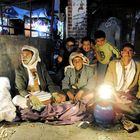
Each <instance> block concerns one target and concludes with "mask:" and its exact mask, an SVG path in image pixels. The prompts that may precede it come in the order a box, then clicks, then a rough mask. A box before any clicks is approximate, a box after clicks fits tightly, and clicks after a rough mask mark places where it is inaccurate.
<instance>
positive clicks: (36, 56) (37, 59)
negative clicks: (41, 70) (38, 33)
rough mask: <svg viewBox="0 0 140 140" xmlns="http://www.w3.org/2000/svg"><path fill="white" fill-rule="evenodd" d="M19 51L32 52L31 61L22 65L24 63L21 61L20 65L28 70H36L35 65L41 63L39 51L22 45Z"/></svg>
mask: <svg viewBox="0 0 140 140" xmlns="http://www.w3.org/2000/svg"><path fill="white" fill-rule="evenodd" d="M21 50H22V51H24V50H29V51H31V52H33V56H32V59H31V60H30V62H29V63H28V64H24V62H23V60H22V64H23V65H24V66H25V67H26V68H28V69H33V68H36V66H37V63H38V62H40V61H41V59H40V56H39V51H38V50H37V49H36V48H35V47H33V46H28V45H24V46H23V47H22V49H21Z"/></svg>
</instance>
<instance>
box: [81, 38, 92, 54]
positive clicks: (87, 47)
mask: <svg viewBox="0 0 140 140" xmlns="http://www.w3.org/2000/svg"><path fill="white" fill-rule="evenodd" d="M82 48H83V50H84V51H85V52H89V51H90V49H91V43H90V41H84V42H83V44H82Z"/></svg>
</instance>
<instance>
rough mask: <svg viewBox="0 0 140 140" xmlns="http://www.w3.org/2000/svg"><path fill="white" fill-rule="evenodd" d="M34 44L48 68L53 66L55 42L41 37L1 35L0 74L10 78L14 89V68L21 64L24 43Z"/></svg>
mask: <svg viewBox="0 0 140 140" xmlns="http://www.w3.org/2000/svg"><path fill="white" fill-rule="evenodd" d="M25 44H26V45H33V46H35V47H36V48H38V50H39V52H40V57H41V59H42V60H43V61H44V62H45V63H46V65H47V67H48V69H51V67H52V63H51V62H52V55H53V46H54V43H53V41H52V40H46V39H41V38H25V37H23V36H4V35H3V36H0V49H1V50H0V76H6V77H8V78H9V79H10V82H11V86H12V90H13V91H14V78H15V74H14V70H15V68H17V66H18V65H19V64H20V51H21V47H22V46H23V45H25Z"/></svg>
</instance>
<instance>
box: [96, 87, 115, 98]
mask: <svg viewBox="0 0 140 140" xmlns="http://www.w3.org/2000/svg"><path fill="white" fill-rule="evenodd" d="M112 92H113V90H112V87H111V86H110V85H102V86H100V88H99V90H98V94H99V97H100V98H102V99H104V100H107V99H110V98H111V97H112Z"/></svg>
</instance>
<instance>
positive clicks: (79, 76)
mask: <svg viewBox="0 0 140 140" xmlns="http://www.w3.org/2000/svg"><path fill="white" fill-rule="evenodd" d="M94 38H95V42H93V41H92V40H91V39H90V38H89V37H84V38H83V39H82V40H81V47H79V48H78V49H77V48H76V46H75V43H76V42H75V40H74V39H73V38H72V37H70V38H68V39H67V40H66V48H65V50H63V51H62V52H60V55H59V56H58V58H57V61H58V68H59V69H58V72H60V73H61V75H60V79H61V80H60V83H61V86H60V87H58V86H56V85H55V84H54V82H53V80H52V78H51V76H50V75H49V74H48V71H47V68H46V65H45V64H44V63H43V60H41V59H40V56H39V51H38V50H37V48H35V47H33V46H28V45H24V46H23V47H22V50H21V64H20V65H19V66H18V68H17V69H16V70H15V87H16V90H17V93H18V94H17V95H16V96H15V97H14V98H13V99H12V101H13V103H14V105H15V106H17V107H18V109H19V110H24V109H26V108H30V107H32V109H34V110H38V111H41V109H42V107H44V106H47V105H48V104H53V103H63V102H65V101H71V103H74V102H81V101H82V102H84V103H85V104H86V107H87V110H88V108H91V107H93V108H94V101H95V100H96V99H95V97H96V96H95V94H96V89H97V88H98V86H99V85H101V84H108V85H110V86H111V87H112V88H113V89H114V93H115V98H116V101H115V106H116V108H117V110H119V111H118V112H119V115H120V121H121V123H122V124H123V126H124V128H125V129H126V130H127V131H131V130H134V129H135V128H136V125H135V124H134V123H133V122H131V121H130V120H129V119H132V118H135V120H136V119H137V117H138V116H139V113H140V108H139V98H140V63H139V62H136V61H135V60H134V59H133V56H134V46H133V45H132V44H131V43H125V44H124V45H123V46H122V48H121V51H119V50H118V49H116V48H115V47H114V46H113V45H111V44H110V43H109V42H108V41H107V40H106V36H105V33H104V32H103V31H102V30H97V31H96V32H95V35H94ZM114 55H116V57H115V56H114ZM116 58H117V59H116ZM59 70H60V71H59ZM95 75H96V76H95ZM56 76H57V74H56ZM56 80H57V79H56ZM104 94H106V93H104ZM118 112H116V113H118Z"/></svg>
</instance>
